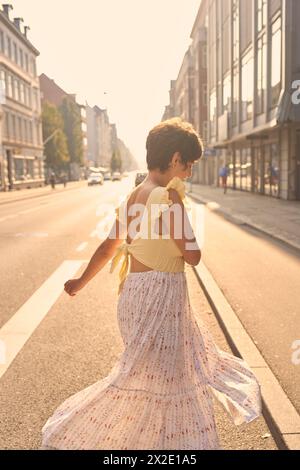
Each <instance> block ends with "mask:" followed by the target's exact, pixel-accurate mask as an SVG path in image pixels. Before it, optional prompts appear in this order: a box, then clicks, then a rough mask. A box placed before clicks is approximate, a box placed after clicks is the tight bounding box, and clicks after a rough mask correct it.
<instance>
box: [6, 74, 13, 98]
mask: <svg viewBox="0 0 300 470" xmlns="http://www.w3.org/2000/svg"><path fill="white" fill-rule="evenodd" d="M12 80H13V78H12V76H11V75H8V77H7V94H8V96H9V98H12V97H13V89H12Z"/></svg>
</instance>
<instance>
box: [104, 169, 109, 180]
mask: <svg viewBox="0 0 300 470" xmlns="http://www.w3.org/2000/svg"><path fill="white" fill-rule="evenodd" d="M103 178H104V181H107V180H110V179H111V172H110V171H106V172H105V173H103Z"/></svg>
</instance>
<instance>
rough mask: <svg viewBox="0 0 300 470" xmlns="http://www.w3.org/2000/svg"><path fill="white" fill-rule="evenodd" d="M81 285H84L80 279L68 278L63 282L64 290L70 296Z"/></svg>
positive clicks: (81, 286) (80, 287)
mask: <svg viewBox="0 0 300 470" xmlns="http://www.w3.org/2000/svg"><path fill="white" fill-rule="evenodd" d="M83 287H84V286H83V284H82V281H81V279H70V280H69V281H67V282H65V284H64V290H65V291H66V293H67V294H69V295H70V296H74V295H76V292H78V291H79V290H80V289H82V288H83Z"/></svg>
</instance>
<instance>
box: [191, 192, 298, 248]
mask: <svg viewBox="0 0 300 470" xmlns="http://www.w3.org/2000/svg"><path fill="white" fill-rule="evenodd" d="M188 195H189V197H191V198H193V199H196V200H197V201H199V202H201V203H202V204H205V205H207V204H208V203H210V202H212V201H209V200H208V199H205V198H203V197H202V196H199V195H198V194H195V193H193V192H192V193H188ZM214 212H216V213H217V214H219V215H221V216H222V217H224V218H225V219H226V220H229V222H232V223H234V224H236V225H244V226H248V227H251V228H254V229H255V230H257V231H259V232H261V233H263V234H264V235H268V236H269V237H271V238H273V239H274V240H276V241H279V242H282V243H284V244H285V245H287V246H288V247H289V248H293V249H294V250H297V251H298V252H300V245H299V244H298V243H294V242H292V241H291V240H288V239H287V238H285V237H281V236H279V235H275V234H274V233H273V232H271V231H269V230H267V229H266V228H264V227H262V226H260V225H257V224H255V223H253V222H252V221H250V220H249V219H248V218H247V217H242V216H237V215H233V214H231V213H230V212H228V211H227V210H226V209H222V208H216V209H215V210H214Z"/></svg>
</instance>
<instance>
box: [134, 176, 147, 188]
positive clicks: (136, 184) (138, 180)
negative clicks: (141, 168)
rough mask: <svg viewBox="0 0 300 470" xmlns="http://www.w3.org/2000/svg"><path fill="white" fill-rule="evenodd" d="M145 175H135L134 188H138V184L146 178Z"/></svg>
mask: <svg viewBox="0 0 300 470" xmlns="http://www.w3.org/2000/svg"><path fill="white" fill-rule="evenodd" d="M147 174H148V173H137V174H136V175H135V186H138V185H139V184H141V183H142V182H143V181H144V179H145V178H146V176H147Z"/></svg>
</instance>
